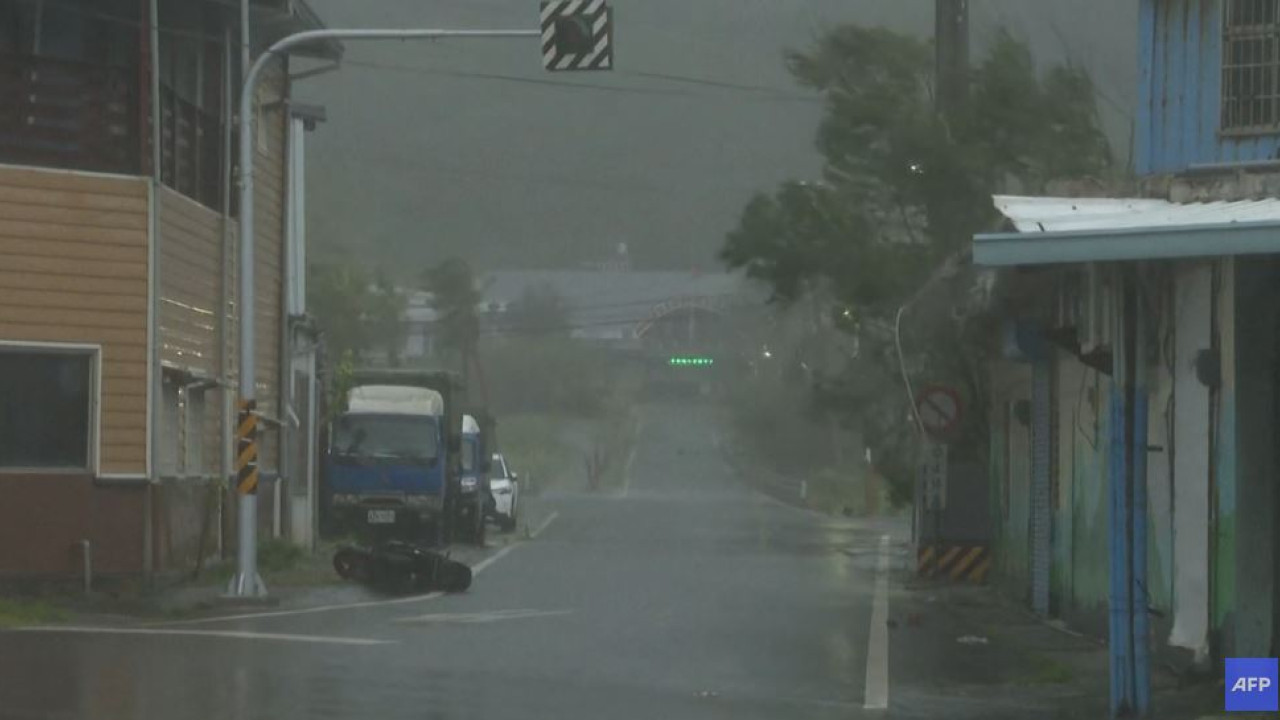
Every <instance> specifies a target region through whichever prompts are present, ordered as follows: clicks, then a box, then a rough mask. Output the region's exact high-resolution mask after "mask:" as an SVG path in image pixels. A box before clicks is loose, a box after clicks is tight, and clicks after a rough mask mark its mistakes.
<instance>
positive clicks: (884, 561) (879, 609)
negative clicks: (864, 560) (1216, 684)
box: [862, 535, 889, 710]
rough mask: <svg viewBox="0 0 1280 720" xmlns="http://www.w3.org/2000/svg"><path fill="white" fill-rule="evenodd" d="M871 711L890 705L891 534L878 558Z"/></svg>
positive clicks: (870, 648) (870, 646)
mask: <svg viewBox="0 0 1280 720" xmlns="http://www.w3.org/2000/svg"><path fill="white" fill-rule="evenodd" d="M864 688H865V690H866V696H865V699H864V701H863V703H862V706H863V708H865V709H867V710H887V709H888V708H889V536H888V535H881V536H880V554H879V558H878V559H877V561H876V589H875V597H874V599H873V600H872V602H871V632H870V633H869V634H868V635H867V681H866V684H865V685H864Z"/></svg>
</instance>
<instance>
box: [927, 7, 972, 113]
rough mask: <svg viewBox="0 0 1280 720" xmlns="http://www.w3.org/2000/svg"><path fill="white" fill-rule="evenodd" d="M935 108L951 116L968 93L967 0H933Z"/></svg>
mask: <svg viewBox="0 0 1280 720" xmlns="http://www.w3.org/2000/svg"><path fill="white" fill-rule="evenodd" d="M934 9H935V13H936V17H935V19H934V45H935V52H936V58H935V60H936V62H937V66H936V77H937V83H938V88H937V95H936V96H935V101H936V102H937V108H938V111H939V112H940V113H942V114H943V115H944V116H951V115H952V114H953V113H955V112H956V111H958V110H959V109H960V108H961V107H963V106H964V103H965V101H966V100H967V99H968V96H969V0H934Z"/></svg>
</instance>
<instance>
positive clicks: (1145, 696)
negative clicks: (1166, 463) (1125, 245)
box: [1129, 278, 1151, 718]
mask: <svg viewBox="0 0 1280 720" xmlns="http://www.w3.org/2000/svg"><path fill="white" fill-rule="evenodd" d="M1133 280H1136V278H1133ZM1131 299H1132V300H1134V305H1133V308H1132V310H1131V312H1132V322H1133V332H1132V339H1133V345H1132V348H1133V352H1132V354H1131V355H1130V357H1132V358H1133V362H1132V363H1131V364H1130V367H1131V369H1132V371H1133V374H1132V377H1131V380H1132V382H1131V383H1130V387H1131V388H1132V395H1131V396H1130V398H1129V402H1130V403H1131V407H1130V415H1129V417H1130V418H1131V419H1132V421H1133V428H1132V433H1130V436H1129V438H1130V440H1129V452H1130V453H1131V455H1130V457H1131V458H1132V459H1133V460H1132V463H1131V470H1132V475H1131V477H1130V478H1129V483H1130V487H1131V488H1132V492H1131V494H1130V497H1131V498H1132V502H1131V503H1130V506H1129V512H1130V517H1131V518H1132V523H1131V526H1130V527H1131V528H1132V533H1131V535H1130V538H1129V553H1130V558H1131V565H1130V571H1131V573H1132V576H1131V577H1130V579H1129V602H1130V603H1131V605H1132V609H1131V617H1132V623H1133V625H1132V628H1131V630H1130V632H1131V638H1132V646H1133V709H1134V714H1135V715H1136V716H1137V717H1143V718H1145V717H1148V715H1149V714H1150V711H1151V667H1150V665H1151V662H1150V661H1151V648H1150V643H1149V640H1150V636H1151V626H1150V619H1151V616H1150V607H1151V598H1150V596H1149V594H1148V591H1147V533H1148V523H1147V415H1148V409H1149V404H1148V402H1147V359H1146V357H1145V353H1144V352H1143V349H1144V348H1146V347H1147V322H1148V318H1147V317H1146V315H1145V313H1144V312H1143V308H1144V307H1146V304H1145V303H1141V302H1138V297H1137V291H1136V289H1135V296H1134V297H1132V298H1131Z"/></svg>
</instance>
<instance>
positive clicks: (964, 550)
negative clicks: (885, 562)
mask: <svg viewBox="0 0 1280 720" xmlns="http://www.w3.org/2000/svg"><path fill="white" fill-rule="evenodd" d="M990 571H991V553H990V551H989V549H988V548H987V546H985V545H921V546H920V547H919V548H917V549H916V574H917V575H919V576H920V577H924V578H938V579H945V580H950V581H952V582H969V583H982V582H986V579H987V573H989V572H990Z"/></svg>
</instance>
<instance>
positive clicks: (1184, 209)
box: [973, 195, 1280, 267]
mask: <svg viewBox="0 0 1280 720" xmlns="http://www.w3.org/2000/svg"><path fill="white" fill-rule="evenodd" d="M994 200H995V205H996V207H997V208H998V209H999V210H1000V212H1001V213H1003V214H1004V216H1005V217H1006V218H1008V219H1009V221H1010V224H1012V225H1013V226H1014V228H1016V231H1015V232H999V233H986V234H981V235H975V236H974V238H973V262H974V264H975V265H982V266H987V267H1001V266H1013V265H1049V264H1055V263H1081V262H1120V261H1126V260H1161V259H1163V260H1171V259H1175V258H1192V257H1218V256H1228V255H1258V254H1280V200H1276V199H1266V200H1241V201H1231V202H1225V201H1224V202H1207V203H1185V204H1179V203H1173V202H1169V201H1167V200H1152V199H1146V198H1055V197H1014V196H1007V195H998V196H996V197H995V198H994Z"/></svg>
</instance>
